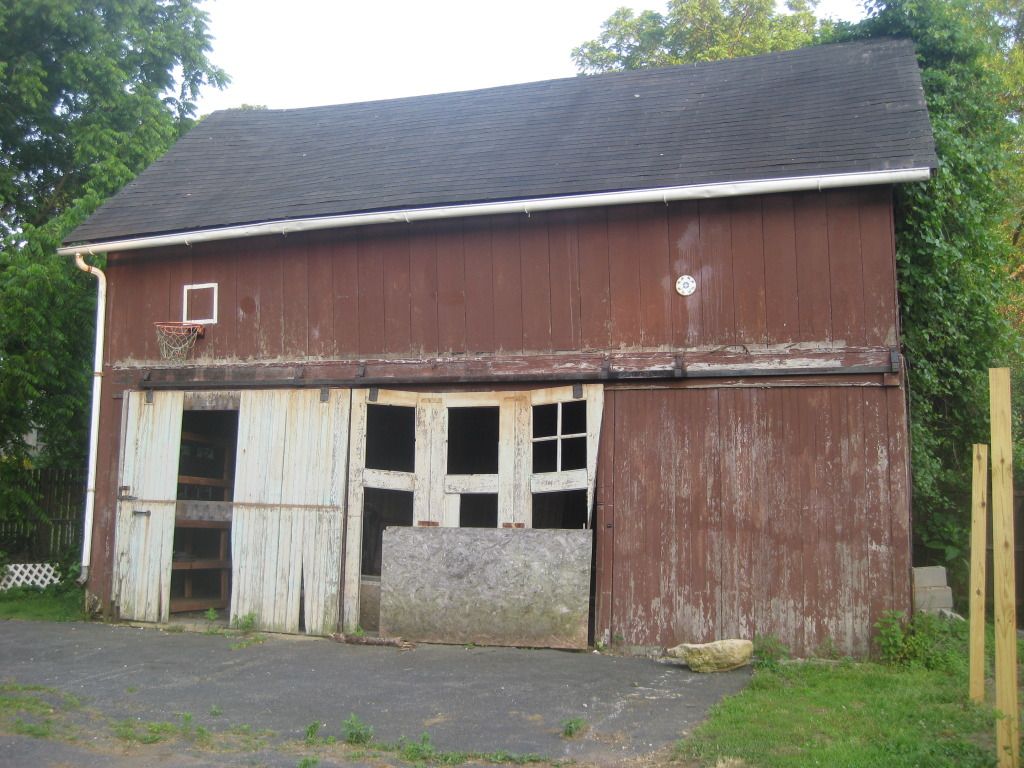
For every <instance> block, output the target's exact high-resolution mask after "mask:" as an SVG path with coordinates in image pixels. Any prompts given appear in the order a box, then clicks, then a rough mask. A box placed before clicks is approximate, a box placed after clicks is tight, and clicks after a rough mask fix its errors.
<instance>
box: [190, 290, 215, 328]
mask: <svg viewBox="0 0 1024 768" xmlns="http://www.w3.org/2000/svg"><path fill="white" fill-rule="evenodd" d="M206 290H212V291H213V317H205V318H191V317H189V316H188V294H189V292H190V291H206ZM219 298H220V296H219V289H218V286H217V283H192V284H191V285H186V286H184V287H183V288H182V290H181V321H182V322H183V323H195V324H196V325H216V324H217V306H218V303H219V302H218V299H219Z"/></svg>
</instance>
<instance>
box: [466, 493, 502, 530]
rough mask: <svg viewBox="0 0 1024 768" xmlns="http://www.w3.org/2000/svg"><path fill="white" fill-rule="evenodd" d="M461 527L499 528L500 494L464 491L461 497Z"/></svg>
mask: <svg viewBox="0 0 1024 768" xmlns="http://www.w3.org/2000/svg"><path fill="white" fill-rule="evenodd" d="M459 527H460V528H497V527H498V494H496V493H464V494H462V497H461V498H460V499H459Z"/></svg>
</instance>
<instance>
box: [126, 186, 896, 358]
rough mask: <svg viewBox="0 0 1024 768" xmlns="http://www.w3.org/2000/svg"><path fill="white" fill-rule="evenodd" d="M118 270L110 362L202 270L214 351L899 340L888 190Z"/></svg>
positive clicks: (353, 234) (130, 349) (242, 245)
mask: <svg viewBox="0 0 1024 768" xmlns="http://www.w3.org/2000/svg"><path fill="white" fill-rule="evenodd" d="M682 274H691V275H693V276H694V277H695V278H696V279H697V285H698V287H697V292H696V293H695V294H694V295H693V296H690V297H687V298H683V297H680V296H678V295H677V294H676V293H675V290H674V286H675V281H676V278H677V277H678V276H679V275H682ZM109 276H110V281H111V291H112V295H113V297H114V298H113V300H112V302H111V313H112V315H111V317H110V339H111V344H110V349H109V354H110V358H109V359H110V360H112V361H127V360H151V359H155V358H156V357H157V356H158V351H157V347H156V340H155V336H154V331H153V328H152V323H153V322H154V321H157V320H166V319H180V318H181V290H182V286H183V285H184V284H186V283H197V282H217V283H218V284H219V285H220V312H219V317H220V319H219V322H218V323H217V325H216V326H212V327H210V328H209V329H208V333H207V335H206V338H204V339H203V341H201V342H200V343H199V344H198V345H197V348H196V353H195V354H196V356H198V357H199V358H200V359H208V360H225V359H236V360H268V359H278V358H282V357H283V358H288V359H303V358H322V357H342V358H344V357H379V356H388V355H390V356H400V355H437V354H459V353H470V352H476V353H480V352H509V353H522V352H531V351H536V352H555V351H572V350H595V349H620V348H630V349H632V348H664V347H670V346H676V347H702V346H703V347H708V346H721V345H737V344H743V345H759V344H787V343H791V342H813V343H817V344H825V345H830V344H832V345H836V346H842V345H847V346H882V345H892V344H894V343H895V340H896V288H895V281H894V254H893V245H892V223H891V214H890V192H889V190H888V188H864V189H859V190H846V191H844V190H840V191H831V192H824V193H805V194H792V195H788V194H786V195H769V196H764V197H747V198H736V199H723V200H708V201H701V202H681V203H671V204H669V205H667V206H666V205H640V206H621V207H617V208H607V209H597V210H585V211H558V212H551V213H543V214H534V215H532V216H529V217H526V216H496V217H486V218H479V219H467V220H465V221H447V222H433V223H430V222H424V223H417V224H413V225H404V224H402V225H390V226H380V227H367V228H360V229H351V230H336V231H333V232H327V233H315V234H309V235H297V236H290V237H288V238H287V239H281V238H251V239H247V240H239V241H232V242H224V243H204V244H200V245H196V246H193V247H190V248H189V247H181V248H174V249H164V250H159V251H146V252H139V253H134V254H127V255H123V256H118V255H114V256H113V257H112V258H111V260H110V266H109ZM115 308H116V312H115Z"/></svg>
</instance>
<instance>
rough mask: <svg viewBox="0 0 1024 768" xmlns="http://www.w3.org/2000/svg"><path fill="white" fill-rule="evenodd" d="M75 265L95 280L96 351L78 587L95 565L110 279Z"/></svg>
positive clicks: (80, 260)
mask: <svg viewBox="0 0 1024 768" xmlns="http://www.w3.org/2000/svg"><path fill="white" fill-rule="evenodd" d="M75 265H76V266H77V267H78V268H79V269H80V270H82V271H83V272H88V273H89V274H91V275H92V276H93V277H95V278H96V282H97V291H96V351H95V354H94V356H93V366H92V419H91V422H90V425H89V476H88V480H87V481H86V490H85V521H84V530H83V531H82V572H81V574H80V575H79V577H78V583H79V584H85V583H86V581H88V579H89V566H90V564H91V562H92V521H93V514H94V512H95V509H96V449H97V446H98V445H99V437H100V397H101V390H102V385H103V334H104V321H105V320H106V316H107V276H106V275H104V274H103V271H102V270H101V269H99V268H98V267H94V266H91V265H89V264H86V263H85V259H84V258H82V254H81V253H75Z"/></svg>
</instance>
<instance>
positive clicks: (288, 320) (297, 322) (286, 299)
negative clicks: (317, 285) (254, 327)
mask: <svg viewBox="0 0 1024 768" xmlns="http://www.w3.org/2000/svg"><path fill="white" fill-rule="evenodd" d="M281 253H282V256H283V259H282V265H281V266H282V275H281V283H282V285H281V330H282V335H283V339H282V348H283V354H284V356H285V357H289V358H293V359H294V358H301V357H305V356H306V354H307V352H308V349H309V346H308V336H307V334H308V331H309V310H308V306H309V264H308V262H307V261H306V242H305V240H300V241H298V242H296V243H293V244H291V245H289V246H288V247H287V249H281Z"/></svg>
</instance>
